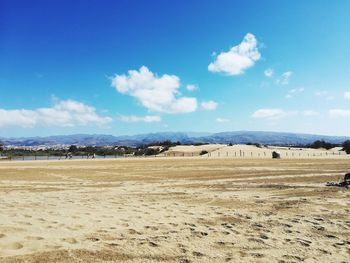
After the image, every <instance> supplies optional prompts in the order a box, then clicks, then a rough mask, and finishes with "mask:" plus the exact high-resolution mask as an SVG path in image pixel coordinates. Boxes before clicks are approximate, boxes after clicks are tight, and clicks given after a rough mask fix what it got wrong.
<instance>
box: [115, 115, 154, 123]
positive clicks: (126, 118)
mask: <svg viewBox="0 0 350 263" xmlns="http://www.w3.org/2000/svg"><path fill="white" fill-rule="evenodd" d="M119 120H120V121H122V122H145V123H151V122H160V121H161V118H160V116H157V115H146V116H135V115H131V116H120V117H119Z"/></svg>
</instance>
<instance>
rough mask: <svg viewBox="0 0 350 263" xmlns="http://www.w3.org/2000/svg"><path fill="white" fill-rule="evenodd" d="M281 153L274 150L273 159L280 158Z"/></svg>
mask: <svg viewBox="0 0 350 263" xmlns="http://www.w3.org/2000/svg"><path fill="white" fill-rule="evenodd" d="M280 158H281V155H280V154H279V153H278V152H275V151H273V152H272V159H280Z"/></svg>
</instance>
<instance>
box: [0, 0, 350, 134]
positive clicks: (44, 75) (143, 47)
mask: <svg viewBox="0 0 350 263" xmlns="http://www.w3.org/2000/svg"><path fill="white" fill-rule="evenodd" d="M349 13H350V2H349V1H341V0H339V1H312V0H310V1H257V0H256V1H209V0H208V1H199V0H198V1H160V0H159V1H136V0H134V1H133V0H128V1H127V0H125V1H107V0H104V1H92V0H85V1H16V0H14V1H10V0H8V1H5V0H0V91H1V93H0V136H35V135H38V136H46V135H54V134H74V133H91V134H92V133H103V134H113V135H122V134H137V133H147V132H163V131H202V132H220V131H233V130H266V131H289V132H303V133H319V134H330V135H349V134H350V52H349V47H350V30H349V26H350V16H349Z"/></svg>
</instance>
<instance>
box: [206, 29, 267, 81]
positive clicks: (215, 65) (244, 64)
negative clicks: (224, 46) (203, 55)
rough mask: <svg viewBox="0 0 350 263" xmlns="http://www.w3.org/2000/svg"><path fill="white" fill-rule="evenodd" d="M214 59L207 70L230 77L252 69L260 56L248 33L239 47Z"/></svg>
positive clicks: (251, 36) (254, 42)
mask: <svg viewBox="0 0 350 263" xmlns="http://www.w3.org/2000/svg"><path fill="white" fill-rule="evenodd" d="M214 57H215V60H214V62H212V63H210V64H209V66H208V70H209V71H211V72H222V73H225V74H227V75H231V76H232V75H240V74H242V73H244V71H245V70H246V69H248V68H250V67H252V66H253V65H254V64H255V62H256V61H258V60H259V59H260V57H261V55H260V53H259V50H258V48H257V40H256V38H255V36H254V35H253V34H251V33H248V34H247V35H246V36H245V37H244V39H243V41H242V42H241V43H240V44H239V45H237V46H234V47H232V48H231V49H230V50H229V51H227V52H221V53H220V54H219V55H217V56H216V55H215V56H214Z"/></svg>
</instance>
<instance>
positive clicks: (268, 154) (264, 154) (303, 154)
mask: <svg viewBox="0 0 350 263" xmlns="http://www.w3.org/2000/svg"><path fill="white" fill-rule="evenodd" d="M278 153H279V154H280V156H281V158H283V159H286V158H287V159H289V158H295V159H297V158H327V157H339V156H340V157H349V158H350V155H347V154H346V153H345V152H340V151H339V152H316V153H313V152H308V151H300V152H299V151H278ZM152 157H153V158H154V157H202V158H207V157H214V158H265V159H270V158H272V151H259V152H253V151H244V150H237V151H226V152H225V151H213V152H209V153H206V154H203V155H201V154H200V153H199V152H167V153H161V154H158V155H148V156H134V155H130V154H125V155H95V157H92V156H91V155H90V156H87V155H73V156H71V157H69V156H68V157H66V156H65V155H61V156H55V155H29V156H27V155H20V156H18V155H17V156H2V157H0V161H1V160H3V161H5V160H7V161H8V160H9V161H12V160H13V161H34V160H71V159H73V160H79V159H120V158H152Z"/></svg>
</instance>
